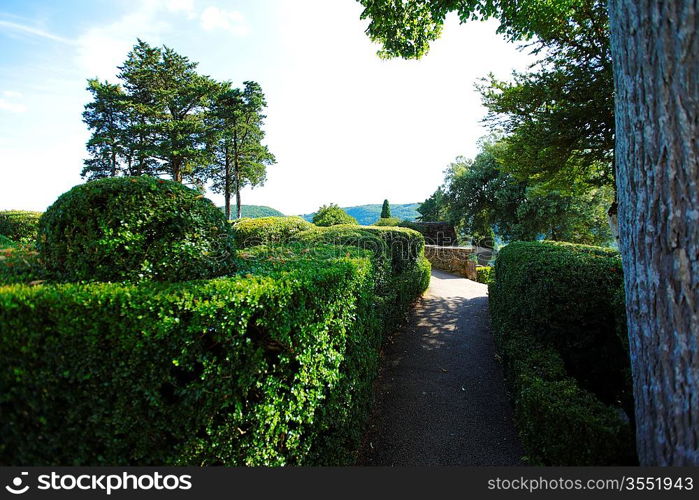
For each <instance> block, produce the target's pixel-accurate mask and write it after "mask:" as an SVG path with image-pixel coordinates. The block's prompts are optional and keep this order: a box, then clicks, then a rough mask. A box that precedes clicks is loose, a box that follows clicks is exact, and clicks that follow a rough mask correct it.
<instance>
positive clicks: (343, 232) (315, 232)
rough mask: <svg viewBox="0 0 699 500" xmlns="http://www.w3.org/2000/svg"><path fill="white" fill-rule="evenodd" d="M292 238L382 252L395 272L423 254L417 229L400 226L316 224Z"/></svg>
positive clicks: (309, 242) (308, 243) (312, 242)
mask: <svg viewBox="0 0 699 500" xmlns="http://www.w3.org/2000/svg"><path fill="white" fill-rule="evenodd" d="M293 240H294V241H298V242H302V243H304V244H306V245H316V244H321V243H322V244H332V245H340V246H356V247H359V248H364V249H367V250H371V251H372V252H373V253H374V254H375V255H378V256H382V255H385V257H386V258H387V259H389V261H390V262H391V267H392V270H393V271H394V272H401V271H403V270H406V269H409V268H411V267H412V266H414V265H415V264H416V263H417V261H418V260H419V258H421V257H423V256H424V254H425V239H424V237H423V236H422V235H421V234H420V233H418V232H417V231H414V230H412V229H407V228H402V227H376V226H357V225H353V224H346V225H336V226H330V227H317V228H314V229H310V230H308V231H304V232H301V233H298V234H297V235H296V236H295V237H294V238H293Z"/></svg>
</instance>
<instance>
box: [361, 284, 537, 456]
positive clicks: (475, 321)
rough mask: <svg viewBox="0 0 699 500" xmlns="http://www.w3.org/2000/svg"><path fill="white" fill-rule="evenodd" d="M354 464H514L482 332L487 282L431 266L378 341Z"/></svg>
mask: <svg viewBox="0 0 699 500" xmlns="http://www.w3.org/2000/svg"><path fill="white" fill-rule="evenodd" d="M364 441H365V442H364V446H363V449H362V452H361V454H360V460H359V463H360V464H362V465H516V464H521V457H522V454H523V452H522V448H521V445H520V443H519V440H518V438H517V434H516V431H515V429H514V425H513V422H512V410H511V407H510V403H509V401H508V398H507V394H506V391H505V384H504V381H503V375H502V369H501V367H500V365H499V363H498V362H497V359H496V355H495V346H494V344H493V339H492V335H491V333H490V325H489V317H488V297H487V287H485V286H484V285H481V284H479V283H475V282H473V281H470V280H467V279H464V278H459V277H457V276H454V275H449V274H447V273H442V272H439V271H433V274H432V283H431V285H430V289H429V290H428V292H427V294H426V296H425V297H424V298H423V299H421V301H420V302H419V303H418V305H417V306H416V308H415V310H414V311H413V313H412V315H411V318H410V322H409V324H408V325H407V327H406V328H404V329H403V330H401V331H399V332H397V333H396V334H394V335H393V336H392V337H391V338H390V339H389V340H388V341H387V342H386V344H385V346H384V358H383V364H382V370H381V374H380V376H379V379H378V381H377V384H376V401H375V405H374V409H373V412H372V416H371V418H370V421H369V424H368V431H367V433H366V436H365V440H364Z"/></svg>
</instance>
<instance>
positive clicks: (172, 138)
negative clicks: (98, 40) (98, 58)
mask: <svg viewBox="0 0 699 500" xmlns="http://www.w3.org/2000/svg"><path fill="white" fill-rule="evenodd" d="M196 68H197V63H195V62H192V61H190V60H189V59H188V58H187V57H185V56H182V55H180V54H178V53H177V52H175V51H174V50H172V49H171V48H169V47H162V48H160V47H151V46H150V45H148V44H147V43H146V42H144V41H142V40H139V41H138V43H137V44H136V46H134V48H133V50H132V51H131V52H129V54H128V56H127V58H126V61H125V62H124V64H123V65H122V66H120V67H119V69H120V73H119V75H118V78H119V79H120V80H121V81H122V82H123V86H124V89H125V91H126V93H127V94H128V96H129V104H130V105H131V107H132V108H133V110H134V111H135V112H136V114H137V115H138V116H139V117H140V118H141V121H142V123H141V124H138V122H136V124H135V125H136V126H137V127H138V126H141V127H143V129H144V131H145V132H146V133H147V135H148V137H149V139H150V144H149V146H148V149H147V152H148V156H150V157H153V158H155V159H157V160H159V169H160V171H161V172H162V173H165V174H168V175H169V176H170V177H171V178H172V179H173V180H175V181H177V182H182V181H183V180H184V179H185V178H187V179H189V180H194V179H197V178H198V174H199V173H200V172H199V171H198V169H199V168H200V167H201V166H203V165H206V164H207V162H208V160H209V155H210V150H209V148H208V147H207V145H208V143H209V142H210V140H211V134H212V130H211V128H210V127H209V126H207V125H208V124H207V123H206V119H205V117H206V113H205V111H206V109H207V107H208V105H209V103H210V100H211V98H212V96H213V95H215V92H216V90H217V89H218V84H217V83H216V82H215V81H214V80H213V79H211V78H209V77H208V76H205V75H200V74H199V73H197V71H196Z"/></svg>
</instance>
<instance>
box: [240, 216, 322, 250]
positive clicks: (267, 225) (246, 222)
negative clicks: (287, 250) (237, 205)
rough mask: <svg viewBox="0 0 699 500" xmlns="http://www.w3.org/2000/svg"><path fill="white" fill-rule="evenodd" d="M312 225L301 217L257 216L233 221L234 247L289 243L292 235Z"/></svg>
mask: <svg viewBox="0 0 699 500" xmlns="http://www.w3.org/2000/svg"><path fill="white" fill-rule="evenodd" d="M312 227H314V226H313V224H311V223H310V222H307V221H306V220H304V219H302V218H301V217H283V216H282V217H259V218H256V219H238V220H236V221H234V222H233V233H234V236H235V245H236V247H237V248H247V247H250V246H255V245H279V244H284V243H289V241H290V240H291V237H292V236H293V235H295V234H296V233H299V232H301V231H306V230H308V229H311V228H312Z"/></svg>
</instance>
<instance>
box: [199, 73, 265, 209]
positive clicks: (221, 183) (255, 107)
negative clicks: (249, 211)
mask: <svg viewBox="0 0 699 500" xmlns="http://www.w3.org/2000/svg"><path fill="white" fill-rule="evenodd" d="M266 107H267V101H266V99H265V95H264V93H263V92H262V87H261V86H260V84H258V83H257V82H249V81H248V82H244V88H243V90H240V89H237V88H233V87H232V86H231V85H230V84H229V83H225V84H222V85H221V88H220V90H219V91H218V92H216V94H215V95H214V97H213V102H212V105H211V107H210V110H209V116H208V118H207V124H208V126H210V127H213V128H214V130H215V141H214V146H213V158H214V161H212V162H211V164H210V165H209V168H208V170H207V174H206V178H207V179H209V180H211V181H212V185H211V187H212V189H213V191H214V192H215V193H221V194H223V196H224V199H225V201H226V206H225V212H226V217H227V218H228V219H230V218H231V213H230V203H231V196H232V194H233V193H235V194H236V204H237V205H238V211H237V213H238V217H240V216H241V215H242V213H241V207H240V191H241V190H242V189H243V188H244V187H245V186H252V187H254V186H261V185H264V183H265V180H266V178H267V167H268V166H270V165H273V164H274V163H276V159H275V157H274V155H273V154H272V153H271V152H270V151H269V148H268V147H267V146H265V145H264V144H262V141H263V139H264V137H265V132H264V130H263V125H264V119H265V118H266V116H265V115H264V114H263V111H264V109H265V108H266Z"/></svg>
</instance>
